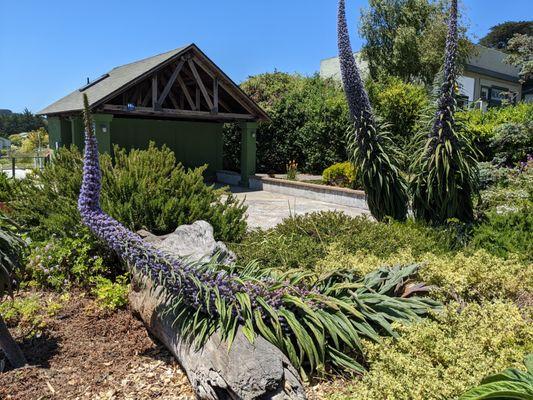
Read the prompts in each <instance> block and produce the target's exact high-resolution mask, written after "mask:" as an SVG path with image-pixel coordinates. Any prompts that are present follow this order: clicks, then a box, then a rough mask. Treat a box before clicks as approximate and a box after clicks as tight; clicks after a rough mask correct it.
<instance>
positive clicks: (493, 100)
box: [480, 86, 517, 107]
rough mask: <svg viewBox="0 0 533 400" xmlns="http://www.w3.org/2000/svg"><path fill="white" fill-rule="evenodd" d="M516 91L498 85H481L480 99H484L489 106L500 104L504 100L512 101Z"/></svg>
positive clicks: (514, 98) (514, 99)
mask: <svg viewBox="0 0 533 400" xmlns="http://www.w3.org/2000/svg"><path fill="white" fill-rule="evenodd" d="M516 96H517V95H516V93H514V92H512V91H511V90H510V89H508V88H504V87H498V86H491V87H489V86H481V93H480V97H481V100H483V101H486V102H487V103H488V106H489V107H497V106H501V105H502V104H503V103H505V102H510V103H514V102H515V101H516Z"/></svg>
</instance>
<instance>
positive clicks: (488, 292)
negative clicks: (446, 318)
mask: <svg viewBox="0 0 533 400" xmlns="http://www.w3.org/2000/svg"><path fill="white" fill-rule="evenodd" d="M415 262H417V263H422V267H421V268H420V270H419V271H418V278H419V279H420V281H422V282H424V283H426V284H427V285H431V286H434V287H435V290H434V291H433V294H434V296H436V297H437V298H438V299H440V300H451V299H457V298H461V299H463V300H466V301H483V300H494V299H511V300H518V299H519V298H520V297H521V296H522V295H528V294H529V295H533V292H532V290H531V288H532V287H533V264H528V263H523V262H522V261H521V259H520V257H519V256H518V255H516V254H511V255H510V256H509V257H508V258H507V259H503V258H500V257H497V256H494V255H492V254H490V253H488V252H487V251H485V250H476V251H461V252H458V253H456V254H441V255H435V254H432V253H425V254H419V255H416V256H415V255H413V252H412V251H411V250H410V249H401V250H400V251H399V252H398V253H394V254H391V255H389V256H387V257H377V256H376V255H374V254H368V253H366V252H365V251H357V252H355V253H350V252H348V251H346V250H345V249H343V248H342V247H341V246H339V244H338V243H335V242H334V243H332V244H331V245H330V246H329V247H328V249H327V253H326V255H325V257H324V258H322V259H321V260H319V261H318V262H317V267H316V270H317V272H321V273H326V272H330V271H335V270H338V269H344V268H349V269H350V270H353V271H354V272H355V273H357V274H358V275H359V276H364V275H366V274H368V273H370V272H371V271H374V270H376V269H378V268H380V267H382V266H389V265H408V264H412V263H415Z"/></svg>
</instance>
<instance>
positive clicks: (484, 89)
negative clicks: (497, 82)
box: [481, 86, 490, 100]
mask: <svg viewBox="0 0 533 400" xmlns="http://www.w3.org/2000/svg"><path fill="white" fill-rule="evenodd" d="M489 96H490V87H488V86H481V100H488V99H489Z"/></svg>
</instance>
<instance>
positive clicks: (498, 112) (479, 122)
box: [457, 103, 533, 161]
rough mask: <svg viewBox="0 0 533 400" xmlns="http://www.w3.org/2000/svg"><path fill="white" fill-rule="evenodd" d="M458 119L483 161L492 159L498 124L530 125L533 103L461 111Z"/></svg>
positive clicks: (532, 116) (532, 117) (532, 120)
mask: <svg viewBox="0 0 533 400" xmlns="http://www.w3.org/2000/svg"><path fill="white" fill-rule="evenodd" d="M457 119H458V120H460V121H461V122H462V123H463V133H464V135H466V136H467V137H468V139H469V140H470V141H471V142H472V143H473V145H474V146H475V147H476V149H478V150H479V151H480V152H481V157H480V160H481V161H491V160H492V159H493V157H494V151H493V149H492V147H491V141H492V139H493V138H494V136H495V133H496V130H497V128H498V126H500V125H502V124H507V123H509V124H510V123H513V124H523V125H528V124H530V123H532V122H533V103H518V104H516V105H509V106H506V107H492V108H489V109H488V110H487V111H486V112H483V111H481V110H480V109H473V110H469V111H459V112H458V113H457Z"/></svg>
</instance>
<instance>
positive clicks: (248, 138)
mask: <svg viewBox="0 0 533 400" xmlns="http://www.w3.org/2000/svg"><path fill="white" fill-rule="evenodd" d="M239 128H240V130H241V182H240V185H241V186H244V187H249V186H250V176H252V175H254V174H255V163H256V159H255V152H256V133H257V122H240V123H239Z"/></svg>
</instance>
